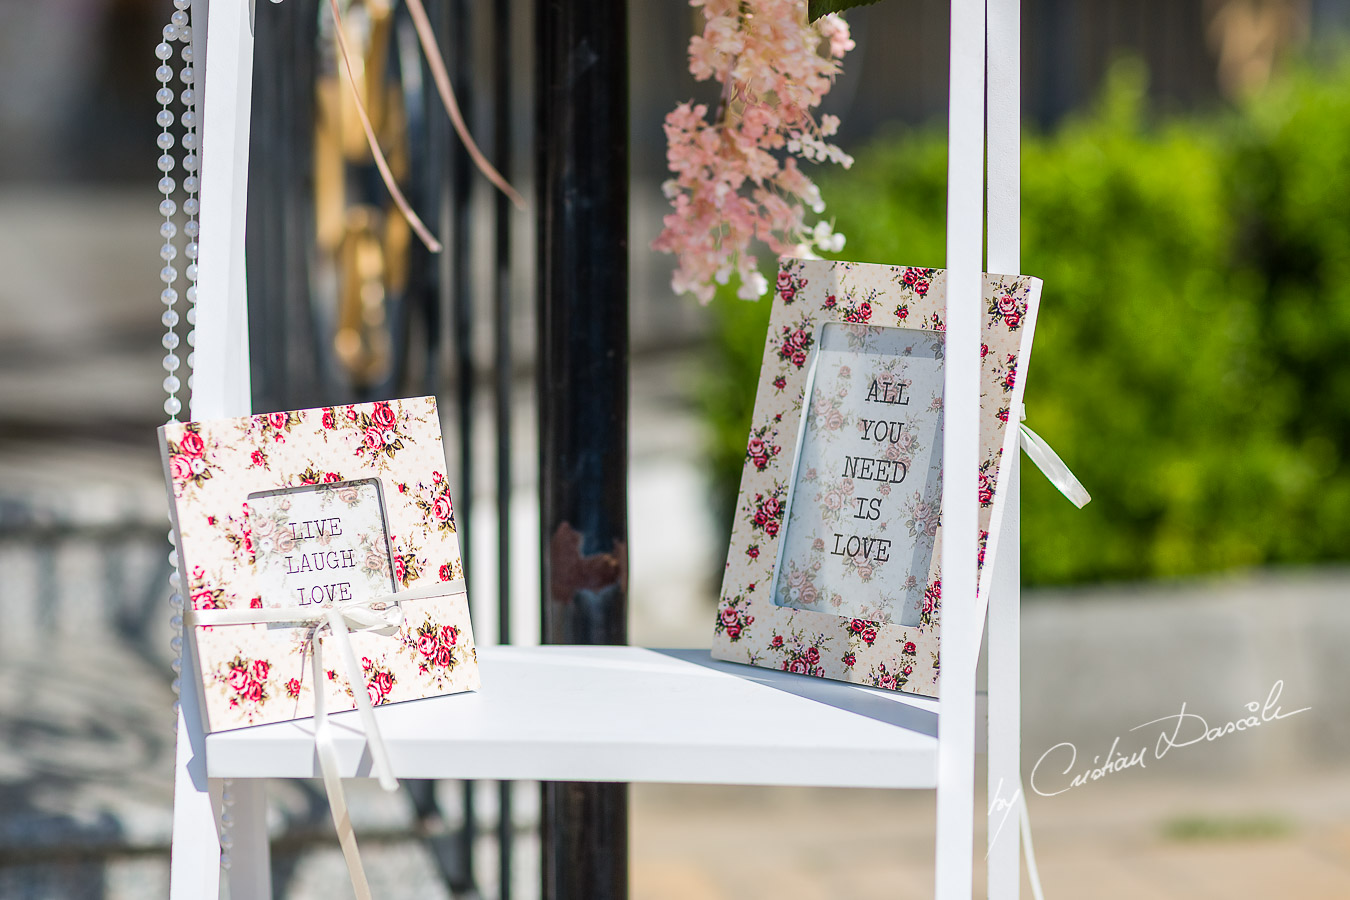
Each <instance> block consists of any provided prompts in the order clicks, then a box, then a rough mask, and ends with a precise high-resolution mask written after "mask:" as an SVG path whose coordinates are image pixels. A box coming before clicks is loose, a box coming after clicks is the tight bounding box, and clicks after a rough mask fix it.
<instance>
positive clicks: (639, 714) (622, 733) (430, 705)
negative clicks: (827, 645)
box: [206, 646, 938, 788]
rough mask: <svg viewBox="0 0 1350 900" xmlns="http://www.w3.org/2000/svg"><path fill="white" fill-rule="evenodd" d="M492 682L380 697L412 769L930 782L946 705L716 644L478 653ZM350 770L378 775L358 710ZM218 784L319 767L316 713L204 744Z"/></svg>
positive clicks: (346, 754)
mask: <svg viewBox="0 0 1350 900" xmlns="http://www.w3.org/2000/svg"><path fill="white" fill-rule="evenodd" d="M479 664H480V666H481V669H482V676H483V690H482V691H481V692H479V693H469V694H455V695H450V696H445V697H433V698H429V699H426V700H416V701H411V702H407V703H398V704H394V705H391V706H385V707H380V708H379V709H377V710H376V715H377V717H378V720H379V724H380V730H381V733H382V734H383V736H384V740H385V743H386V744H387V745H388V748H389V755H390V758H391V760H392V763H393V766H394V772H395V774H396V775H398V776H399V777H403V778H486V779H511V780H515V779H528V780H540V781H636V782H669V783H697V784H760V785H768V784H774V785H798V786H820V787H875V788H935V787H936V786H937V768H938V741H937V722H938V718H937V701H936V700H930V699H927V698H922V697H914V696H910V695H906V694H898V693H895V692H892V691H883V690H879V689H876V688H869V687H863V686H860V685H851V684H844V683H842V682H836V681H825V680H822V679H818V678H809V677H805V676H800V675H789V674H787V673H785V672H776V671H772V670H768V669H760V668H756V667H753V666H745V665H738V664H735V663H725V662H720V661H717V660H713V659H712V658H711V657H710V656H709V654H708V651H707V650H646V649H642V648H639V647H574V646H546V647H483V648H480V650H479ZM330 721H331V722H332V723H333V725H334V731H335V732H336V735H337V744H338V752H339V757H340V760H341V771H342V774H343V776H345V777H351V776H361V775H368V774H369V773H370V754H369V752H368V751H366V749H365V748H366V744H365V738H364V736H363V735H362V733H361V731H360V723H359V720H358V719H357V717H356V713H355V712H349V713H339V714H337V715H335V716H333V717H332V718H331V720H330ZM206 757H207V765H208V774H209V775H210V776H211V777H215V778H267V777H272V778H308V777H315V776H318V774H319V769H318V760H317V758H316V756H315V752H314V731H313V723H312V721H310V720H302V721H297V722H282V723H278V724H274V725H263V726H259V727H255V728H245V729H239V730H236V731H227V732H221V733H218V734H213V735H210V736H209V737H208V738H207V752H206Z"/></svg>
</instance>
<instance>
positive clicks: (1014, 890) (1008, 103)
mask: <svg viewBox="0 0 1350 900" xmlns="http://www.w3.org/2000/svg"><path fill="white" fill-rule="evenodd" d="M988 15H989V20H988V23H987V24H988V40H987V45H988V46H987V54H988V61H989V62H988V72H987V76H988V81H987V92H986V97H987V100H986V102H987V110H986V116H987V127H986V132H987V134H988V156H987V159H988V167H989V171H988V191H989V195H988V196H989V201H988V202H989V211H988V223H989V225H988V240H989V263H988V270H989V271H990V272H991V273H996V274H1000V275H1016V274H1018V273H1020V272H1021V271H1022V263H1021V241H1022V234H1021V227H1020V224H1021V223H1020V219H1021V172H1020V167H1021V139H1022V121H1021V119H1022V117H1021V104H1022V67H1021V59H1022V28H1021V6H1020V3H1019V0H988ZM1023 374H1024V375H1025V370H1024V372H1023ZM1018 412H1019V411H1017V410H1014V411H1013V414H1012V416H1010V419H1011V421H1009V423H1008V427H1010V428H1016V427H1017V416H1018ZM1013 447H1014V448H1016V447H1017V444H1016V443H1014V444H1013ZM1020 470H1021V451H1020V450H1017V449H1014V450H1013V455H1012V457H1011V458H1010V459H1006V460H1004V461H1003V464H1002V466H1001V467H1000V472H999V477H1000V479H1001V482H1000V484H999V486H998V489H999V492H1000V493H1002V494H1003V522H1002V526H1001V529H1000V534H999V544H998V556H997V558H996V559H995V560H994V574H993V579H992V581H993V586H992V588H991V589H990V597H989V666H988V673H989V732H988V740H989V756H988V761H989V800H988V803H989V808H988V814H989V831H988V856H987V871H988V896H989V900H1017V898H1018V895H1019V893H1020V888H1021V869H1020V867H1019V859H1018V851H1019V849H1020V841H1019V838H1020V835H1021V827H1020V826H1021V822H1020V815H1019V813H1020V807H1021V804H1022V802H1023V801H1024V799H1025V798H1023V796H1022V793H1021V779H1020V774H1019V773H1020V768H1021V734H1022V684H1021V662H1022V656H1021V580H1022V579H1021V557H1020V552H1021V548H1020V546H1019V545H1020V537H1021V528H1020V523H1021V485H1020V481H1021V476H1020Z"/></svg>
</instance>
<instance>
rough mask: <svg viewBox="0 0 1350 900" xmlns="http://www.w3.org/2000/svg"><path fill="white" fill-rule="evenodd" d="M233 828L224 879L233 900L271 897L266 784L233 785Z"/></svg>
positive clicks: (244, 780)
mask: <svg viewBox="0 0 1350 900" xmlns="http://www.w3.org/2000/svg"><path fill="white" fill-rule="evenodd" d="M231 793H233V795H234V805H233V806H232V807H231V810H232V812H233V814H234V828H233V829H232V830H231V835H230V836H231V838H232V839H233V841H234V846H233V847H232V848H231V849H230V858H231V864H230V869H229V872H228V873H227V876H226V877H227V879H228V882H229V887H230V897H231V898H233V900H254V898H257V900H268V898H270V897H271V896H272V853H271V847H270V846H269V845H268V842H267V781H266V779H262V778H241V779H236V780H235V781H234V782H233V783H232V787H231Z"/></svg>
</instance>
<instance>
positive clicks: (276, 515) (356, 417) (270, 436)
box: [159, 397, 479, 731]
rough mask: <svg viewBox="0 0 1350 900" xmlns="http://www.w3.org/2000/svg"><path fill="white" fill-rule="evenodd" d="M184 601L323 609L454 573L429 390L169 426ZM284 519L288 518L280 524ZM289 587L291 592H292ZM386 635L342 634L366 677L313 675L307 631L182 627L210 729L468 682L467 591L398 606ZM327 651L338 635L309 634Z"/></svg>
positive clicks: (167, 458)
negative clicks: (317, 696)
mask: <svg viewBox="0 0 1350 900" xmlns="http://www.w3.org/2000/svg"><path fill="white" fill-rule="evenodd" d="M159 434H160V449H161V453H162V456H163V461H164V472H165V478H166V480H167V483H168V490H169V497H170V510H171V515H172V518H173V522H174V532H175V544H176V548H177V552H178V555H179V556H178V559H179V571H180V573H182V576H183V580H184V584H183V588H182V591H183V595H184V597H185V598H186V601H187V603H188V604H190V608H191V609H194V610H206V609H230V608H239V607H254V608H262V607H264V606H287V605H299V604H300V603H309V602H315V603H329V602H333V601H341V600H345V599H356V598H358V597H370V598H372V599H373V598H374V597H377V596H383V595H385V594H388V593H390V592H397V591H400V590H403V589H405V588H410V587H414V586H415V587H422V586H424V585H426V584H428V583H438V582H446V583H450V582H460V581H462V579H463V578H464V567H463V562H462V560H461V558H460V550H459V541H458V536H457V532H456V524H455V515H454V505H453V503H452V502H451V498H450V490H449V484H448V482H447V481H446V476H445V452H444V448H443V445H442V442H441V430H440V420H439V417H438V415H437V411H436V399H435V398H434V397H418V398H414V399H409V400H390V401H381V402H376V403H363V404H356V405H353V406H336V407H322V408H317V409H305V410H291V411H285V412H272V413H264V414H261V415H256V416H245V417H242V418H237V419H214V420H209V421H202V422H174V423H171V424H169V425H165V426H164V427H162V428H161V429H160V430H159ZM288 520H291V521H288ZM293 595H298V596H293ZM400 608H401V610H402V613H403V625H402V627H401V628H399V630H398V631H397V633H396V634H394V635H381V634H375V633H371V632H358V633H354V634H352V635H351V638H350V640H351V644H352V648H353V650H354V651H355V653H356V657H357V659H358V660H359V661H360V665H361V668H362V670H363V674H364V682H365V683H364V684H351V683H349V682H348V680H347V678H346V675H345V674H344V673H343V672H342V671H340V670H338V669H329V670H328V671H327V672H326V673H325V677H323V678H321V679H319V680H320V681H321V682H322V683H321V684H317V685H316V684H313V683H312V682H313V680H314V679H313V677H312V674H311V672H310V668H311V666H310V654H311V653H312V652H313V647H312V641H313V632H312V630H311V629H308V628H306V627H303V626H298V625H297V626H289V625H275V624H274V625H262V624H258V625H216V626H204V625H203V626H197V627H195V628H189V629H188V632H189V633H188V634H187V635H185V638H187V639H189V640H192V641H193V642H194V646H195V649H196V658H197V663H198V667H199V672H198V673H197V675H198V677H199V678H200V680H201V685H202V688H203V700H204V702H203V712H204V716H205V719H206V722H205V727H206V730H207V731H224V730H228V729H232V728H239V727H243V726H247V725H261V724H264V723H268V722H279V721H286V720H289V719H297V718H305V717H308V716H311V715H313V711H314V692H315V691H316V690H321V691H324V694H325V698H326V700H327V707H328V708H329V709H331V710H343V709H352V708H354V707H355V699H354V698H355V693H354V692H355V691H358V690H359V691H365V692H366V694H367V696H369V698H370V701H371V703H372V704H374V705H380V704H384V703H395V702H399V701H402V700H416V699H421V698H424V697H432V696H437V695H440V694H450V693H457V692H460V691H471V690H477V689H478V687H479V678H478V652H477V649H476V647H475V646H474V640H473V631H472V629H471V627H470V623H469V606H468V598H467V595H466V594H465V593H464V592H463V591H462V589H460V590H457V591H453V592H452V591H449V590H447V592H446V593H445V594H443V595H440V596H430V597H425V598H422V599H417V600H408V601H404V602H403V603H402V604H401V605H400ZM318 640H319V641H320V642H321V643H324V644H325V649H327V650H328V652H327V654H326V656H327V658H328V659H334V660H335V659H337V658H338V657H337V648H336V647H333V648H331V649H329V648H327V646H326V645H327V643H328V642H329V641H331V640H333V639H332V638H331V637H330V636H322V635H321V636H320V637H319V638H318Z"/></svg>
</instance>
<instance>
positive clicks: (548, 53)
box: [535, 0, 628, 900]
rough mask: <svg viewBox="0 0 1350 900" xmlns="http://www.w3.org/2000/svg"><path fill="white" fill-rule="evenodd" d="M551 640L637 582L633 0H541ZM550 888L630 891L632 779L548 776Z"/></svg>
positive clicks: (609, 898)
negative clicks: (632, 460)
mask: <svg viewBox="0 0 1350 900" xmlns="http://www.w3.org/2000/svg"><path fill="white" fill-rule="evenodd" d="M535 27H536V29H537V31H536V35H535V41H536V48H537V54H536V57H537V59H538V90H537V93H536V98H537V103H538V108H537V111H536V123H537V127H538V132H537V138H536V145H537V146H538V148H539V150H538V161H537V162H538V176H537V177H538V184H537V190H538V201H539V236H538V239H539V277H540V286H539V408H540V422H539V448H540V507H541V508H540V513H541V525H542V534H541V538H542V551H543V585H542V587H543V594H542V601H541V602H542V606H543V610H542V612H543V631H542V634H543V640H544V642H545V643H578V644H622V643H625V642H626V640H627V631H628V627H627V624H628V623H627V589H628V584H627V582H628V546H627V544H628V539H627V530H628V518H627V504H628V497H627V479H628V48H627V8H626V3H625V0H586V2H582V0H537V3H536V22H535ZM541 824H542V832H543V833H542V835H541V837H542V844H543V896H544V898H545V900H624V898H626V897H627V896H628V794H627V785H622V784H591V783H573V782H567V783H548V784H545V785H544V787H543V816H542V823H541Z"/></svg>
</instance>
